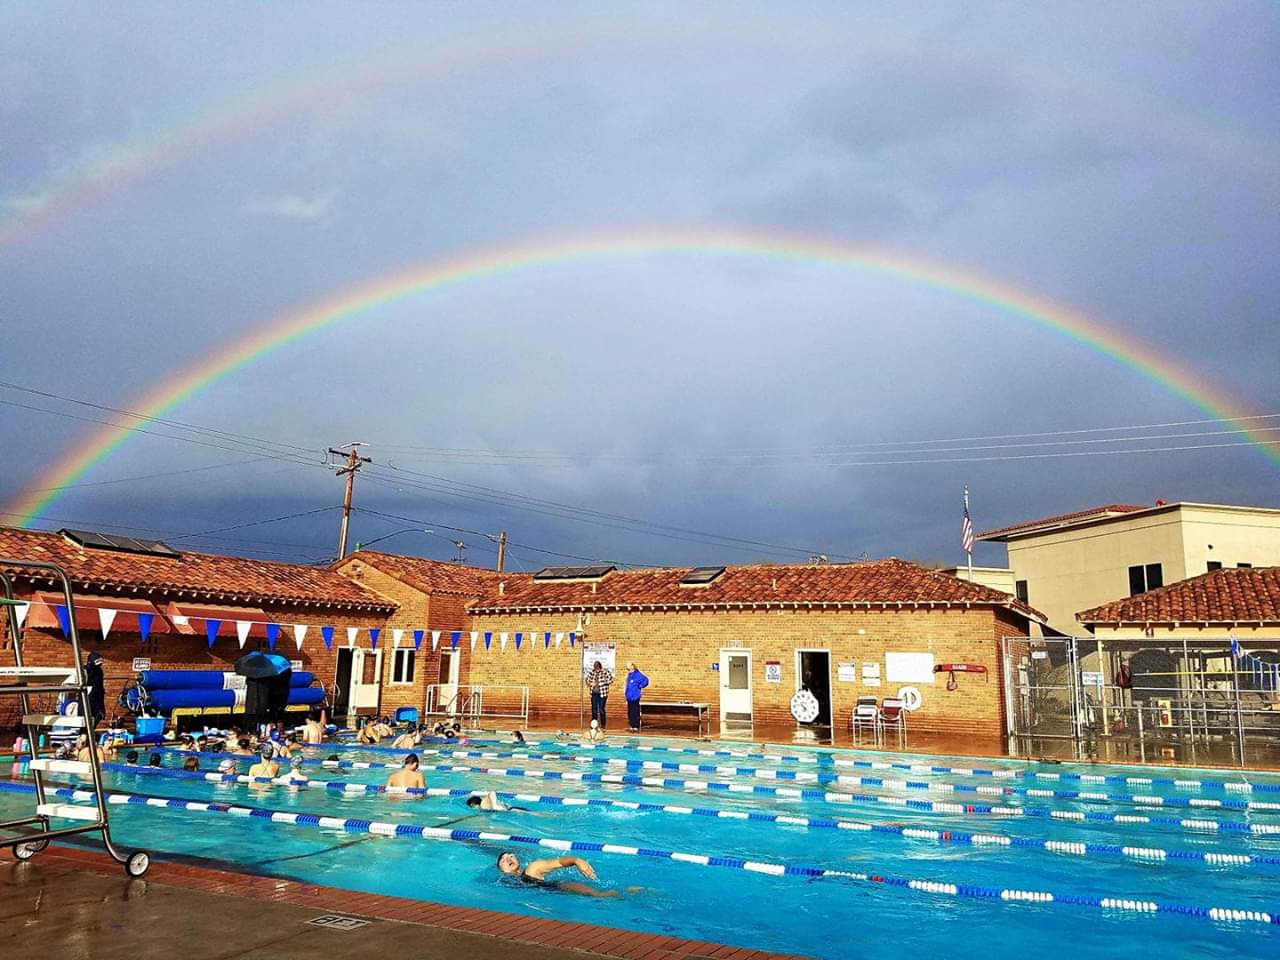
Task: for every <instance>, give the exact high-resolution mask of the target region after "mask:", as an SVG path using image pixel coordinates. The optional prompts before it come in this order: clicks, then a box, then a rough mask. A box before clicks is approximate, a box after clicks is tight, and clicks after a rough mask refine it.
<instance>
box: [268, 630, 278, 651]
mask: <svg viewBox="0 0 1280 960" xmlns="http://www.w3.org/2000/svg"><path fill="white" fill-rule="evenodd" d="M279 636H280V624H278V623H268V624H267V649H268V650H274V649H275V648H276V638H277V637H279Z"/></svg>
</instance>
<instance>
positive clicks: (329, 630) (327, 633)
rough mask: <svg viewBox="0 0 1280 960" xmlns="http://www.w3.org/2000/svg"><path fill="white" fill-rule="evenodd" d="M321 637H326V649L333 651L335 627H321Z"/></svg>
mask: <svg viewBox="0 0 1280 960" xmlns="http://www.w3.org/2000/svg"><path fill="white" fill-rule="evenodd" d="M320 636H322V637H324V648H325V649H326V650H332V649H333V627H321V628H320Z"/></svg>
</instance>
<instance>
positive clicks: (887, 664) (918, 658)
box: [884, 653, 933, 683]
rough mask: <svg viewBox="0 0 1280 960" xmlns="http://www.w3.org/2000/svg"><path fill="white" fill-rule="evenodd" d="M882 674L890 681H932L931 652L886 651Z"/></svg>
mask: <svg viewBox="0 0 1280 960" xmlns="http://www.w3.org/2000/svg"><path fill="white" fill-rule="evenodd" d="M884 674H885V679H886V680H888V681H889V682H890V683H933V654H932V653H886V654H885V655H884Z"/></svg>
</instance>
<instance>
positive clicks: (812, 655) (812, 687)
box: [796, 650, 831, 727]
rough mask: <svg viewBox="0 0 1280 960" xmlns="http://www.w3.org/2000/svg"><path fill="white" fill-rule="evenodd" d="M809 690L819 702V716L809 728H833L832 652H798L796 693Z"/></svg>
mask: <svg viewBox="0 0 1280 960" xmlns="http://www.w3.org/2000/svg"><path fill="white" fill-rule="evenodd" d="M801 690H808V691H809V692H810V693H812V694H813V696H814V698H815V699H816V700H817V701H818V715H817V717H815V718H814V720H813V723H811V724H807V726H814V727H829V726H831V651H830V650H797V651H796V691H797V692H799V691H801Z"/></svg>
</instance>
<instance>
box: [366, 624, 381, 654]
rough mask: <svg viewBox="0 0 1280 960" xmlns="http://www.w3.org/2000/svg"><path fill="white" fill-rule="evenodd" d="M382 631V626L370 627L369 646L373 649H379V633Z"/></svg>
mask: <svg viewBox="0 0 1280 960" xmlns="http://www.w3.org/2000/svg"><path fill="white" fill-rule="evenodd" d="M381 632H382V628H381V627H370V628H369V648H370V649H371V650H377V649H378V634H380V633H381Z"/></svg>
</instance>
